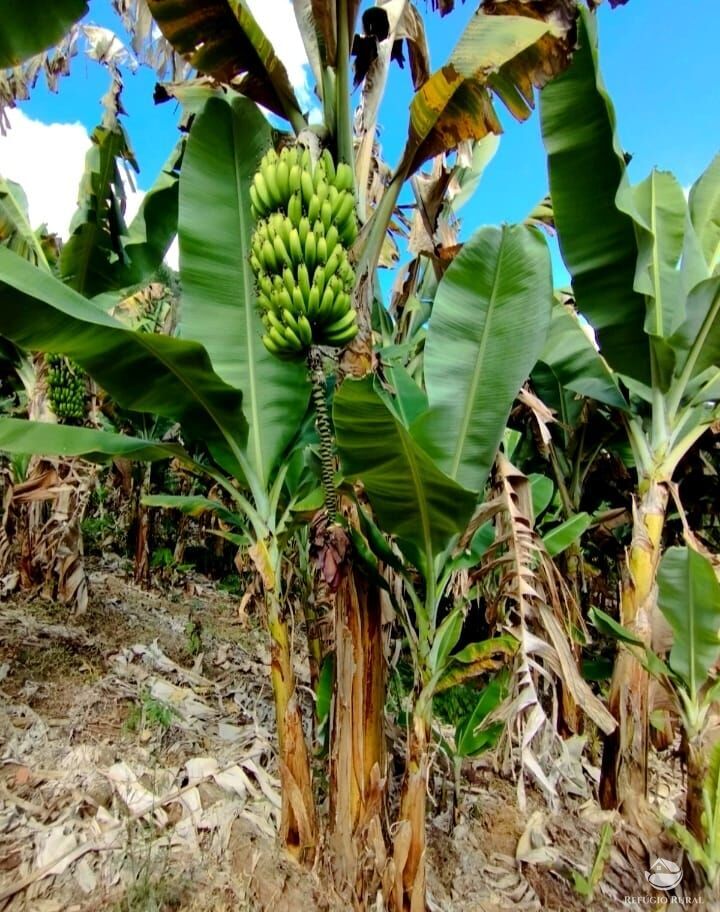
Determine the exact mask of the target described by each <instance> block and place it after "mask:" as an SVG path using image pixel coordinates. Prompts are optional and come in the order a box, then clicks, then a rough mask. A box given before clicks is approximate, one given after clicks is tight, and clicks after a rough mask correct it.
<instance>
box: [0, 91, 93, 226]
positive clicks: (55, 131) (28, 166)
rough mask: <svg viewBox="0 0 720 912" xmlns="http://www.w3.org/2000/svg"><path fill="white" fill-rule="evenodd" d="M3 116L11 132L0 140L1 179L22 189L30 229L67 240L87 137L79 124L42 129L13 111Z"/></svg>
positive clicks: (44, 126)
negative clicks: (44, 227)
mask: <svg viewBox="0 0 720 912" xmlns="http://www.w3.org/2000/svg"><path fill="white" fill-rule="evenodd" d="M8 116H9V119H10V125H11V126H10V130H9V131H8V133H7V135H6V136H1V137H0V174H1V175H2V176H3V177H5V178H7V179H8V180H13V181H15V182H16V183H18V184H20V185H21V186H22V188H23V190H24V191H25V194H26V196H27V198H28V208H29V214H30V223H31V225H32V227H33V228H37V227H39V226H40V225H41V224H42V223H43V222H46V223H47V226H48V228H49V230H50V231H54V232H56V233H57V234H60V235H62V236H63V237H66V236H67V233H68V226H69V224H70V219H71V218H72V216H73V213H74V212H75V208H76V206H77V193H78V185H79V183H80V178H81V177H82V173H83V170H84V168H85V153H86V152H87V150H88V147H89V145H90V138H89V136H88V134H87V131H86V130H85V127H83V126H82V124H79V123H70V124H61V123H51V124H45V123H41V122H40V121H39V120H33V119H32V118H30V117H28V116H27V115H26V114H24V113H23V112H22V111H20V110H18V109H17V108H15V109H13V110H11V111H9V112H8Z"/></svg>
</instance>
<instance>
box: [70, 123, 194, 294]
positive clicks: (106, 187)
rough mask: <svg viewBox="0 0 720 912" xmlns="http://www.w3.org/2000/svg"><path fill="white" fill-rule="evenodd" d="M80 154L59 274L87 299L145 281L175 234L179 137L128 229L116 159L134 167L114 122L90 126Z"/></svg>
mask: <svg viewBox="0 0 720 912" xmlns="http://www.w3.org/2000/svg"><path fill="white" fill-rule="evenodd" d="M91 139H92V145H91V147H90V149H89V151H88V153H87V156H86V158H85V173H84V174H83V177H82V181H81V184H80V202H79V206H78V209H77V211H76V213H75V215H74V216H73V220H72V223H71V225H70V231H71V234H70V238H69V239H68V241H67V243H66V244H65V245H64V246H63V249H62V253H61V255H60V278H61V279H62V280H63V282H65V284H66V285H69V286H70V287H71V288H74V289H75V291H79V292H80V293H81V294H84V295H86V296H87V297H96V296H97V295H101V294H104V293H106V292H109V291H113V290H116V289H120V288H128V287H130V286H132V285H137V284H140V283H141V282H142V281H144V280H146V279H148V278H149V277H150V276H151V275H152V273H153V272H154V271H155V270H156V269H157V268H158V266H159V265H160V264H161V263H162V260H163V257H164V256H165V254H166V253H167V250H168V247H169V246H170V244H171V242H172V239H173V237H174V236H175V234H176V233H177V208H178V176H179V174H178V169H179V166H180V161H181V159H182V149H183V145H184V141H181V142H180V143H179V144H178V145H177V147H176V148H175V149H174V150H173V152H172V155H171V156H170V159H169V160H168V161H167V162H166V164H165V166H164V167H163V169H162V171H161V173H160V176H159V178H158V181H157V182H156V184H155V186H153V187H152V189H151V190H150V191H149V192H148V193H147V194H146V195H145V198H144V199H143V202H142V205H141V207H140V210H139V211H138V214H137V216H136V217H135V219H134V220H133V223H132V225H131V226H130V228H129V229H128V227H127V226H126V224H125V219H124V214H123V209H124V205H125V190H124V187H123V183H122V178H121V175H120V167H121V166H120V164H119V162H120V161H124V162H126V163H127V164H129V165H131V166H133V167H136V166H135V160H134V158H133V154H132V151H131V150H130V147H129V145H128V140H127V136H126V135H125V131H124V130H123V129H122V127H121V126H120V125H119V124H115V125H114V126H113V127H106V126H100V127H96V128H95V130H94V131H93V134H92V137H91Z"/></svg>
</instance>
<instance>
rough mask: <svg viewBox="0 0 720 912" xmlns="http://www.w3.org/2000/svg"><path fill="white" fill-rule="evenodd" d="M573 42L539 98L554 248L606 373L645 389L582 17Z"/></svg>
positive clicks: (616, 171)
mask: <svg viewBox="0 0 720 912" xmlns="http://www.w3.org/2000/svg"><path fill="white" fill-rule="evenodd" d="M578 44H579V47H578V49H577V51H576V52H575V55H574V57H573V61H572V63H571V65H570V66H569V67H568V69H567V70H565V72H564V73H561V74H560V75H559V76H557V77H556V78H555V79H553V81H552V82H550V83H549V84H548V85H547V86H545V88H544V89H543V91H542V93H541V96H540V115H541V124H542V134H543V140H544V143H545V149H546V152H547V157H548V175H549V180H550V194H551V197H552V204H553V211H554V216H555V226H556V228H557V231H558V240H559V242H560V250H561V252H562V256H563V259H564V261H565V264H566V266H567V268H568V271H569V272H570V275H571V277H572V284H573V291H574V293H575V302H576V306H577V309H578V310H579V311H580V313H581V314H583V316H585V317H586V318H587V319H588V320H589V321H590V323H591V324H592V326H593V328H594V329H595V331H596V333H597V338H598V342H599V345H600V352H601V353H602V355H603V356H604V357H605V359H606V360H607V361H608V363H609V364H610V367H611V368H612V369H613V370H615V371H618V372H619V373H621V374H625V375H627V376H628V377H631V378H634V379H636V380H639V381H641V382H643V383H649V381H650V358H649V349H648V341H647V337H646V335H645V333H644V331H643V326H644V322H645V302H644V300H643V297H642V295H640V294H639V293H638V292H637V291H635V289H634V287H633V282H634V276H635V265H636V261H637V254H638V247H637V241H636V238H635V229H634V224H633V221H632V219H631V218H630V216H628V215H627V214H626V213H624V212H621V211H620V210H619V209H618V207H617V205H616V202H615V199H616V195H617V193H618V190H619V189H620V187H621V185H623V184H624V183H625V182H626V180H627V176H626V169H625V160H624V157H623V154H622V151H621V149H620V145H619V142H618V139H617V136H616V134H615V111H614V109H613V106H612V103H611V101H610V99H609V97H608V94H607V91H606V89H605V86H604V84H603V81H602V76H601V74H600V70H599V66H598V47H597V32H596V25H595V18H594V17H593V16H591V15H589V14H588V13H586V12H585V11H583V12H582V13H581V16H580V19H579V20H578Z"/></svg>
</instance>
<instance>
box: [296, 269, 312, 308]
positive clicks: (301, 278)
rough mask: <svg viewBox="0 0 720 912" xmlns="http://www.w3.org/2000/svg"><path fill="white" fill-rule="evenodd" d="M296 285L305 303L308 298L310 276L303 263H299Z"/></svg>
mask: <svg viewBox="0 0 720 912" xmlns="http://www.w3.org/2000/svg"><path fill="white" fill-rule="evenodd" d="M297 283H298V288H299V289H300V292H301V293H302V296H303V298H304V299H305V301H306V302H307V301H308V299H309V298H310V274H309V273H308V268H307V266H306V265H305V263H300V265H299V266H298V268H297Z"/></svg>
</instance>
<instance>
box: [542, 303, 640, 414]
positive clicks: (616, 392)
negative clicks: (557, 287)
mask: <svg viewBox="0 0 720 912" xmlns="http://www.w3.org/2000/svg"><path fill="white" fill-rule="evenodd" d="M540 361H541V362H542V363H543V364H545V365H547V367H548V368H549V369H550V371H552V374H553V376H554V377H555V379H556V380H557V382H558V383H559V384H560V386H562V387H564V388H565V389H568V390H571V391H572V392H574V393H579V394H580V395H581V396H587V397H588V398H589V399H595V401H596V402H603V403H605V404H606V405H611V406H614V407H615V408H619V409H624V410H625V409H627V402H626V401H625V397H624V396H623V395H622V393H621V392H620V388H619V387H618V382H617V378H616V377H615V376H614V374H613V372H612V371H611V370H610V368H609V367H608V366H607V363H606V362H605V360H604V359H603V358H602V356H601V355H600V352H598V350H597V349H596V348H595V346H594V345H593V343H592V341H591V340H590V338H589V337H588V335H587V333H586V332H585V330H584V329H583V327H582V326H581V324H580V320H579V319H578V316H577V314H576V313H574V312H573V311H572V309H571V308H568V307H567V306H566V305H565V304H562V303H561V302H560V301H556V302H555V303H554V305H553V311H552V318H551V321H550V330H549V332H548V336H547V340H546V342H545V347H544V348H543V350H542V352H541V354H540Z"/></svg>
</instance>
